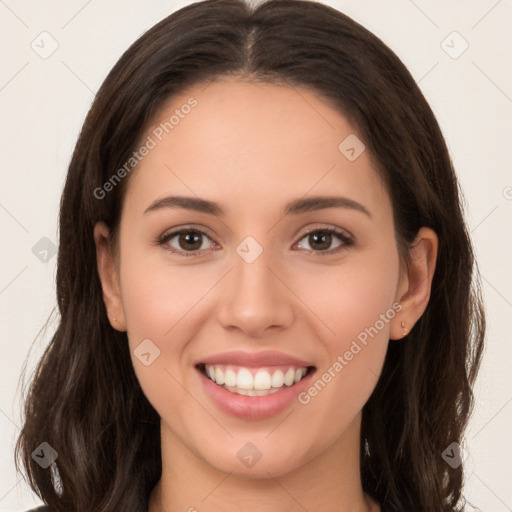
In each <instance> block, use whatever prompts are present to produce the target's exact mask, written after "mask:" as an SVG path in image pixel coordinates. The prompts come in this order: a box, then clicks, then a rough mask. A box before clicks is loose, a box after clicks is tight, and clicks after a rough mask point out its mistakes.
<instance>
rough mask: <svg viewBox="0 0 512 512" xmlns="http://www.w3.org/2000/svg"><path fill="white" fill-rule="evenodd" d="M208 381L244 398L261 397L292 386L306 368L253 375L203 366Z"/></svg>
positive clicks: (218, 367) (245, 371) (234, 368)
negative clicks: (244, 396)
mask: <svg viewBox="0 0 512 512" xmlns="http://www.w3.org/2000/svg"><path fill="white" fill-rule="evenodd" d="M205 370H206V373H207V375H208V376H209V377H210V379H211V380H212V381H213V382H215V383H217V384H218V385H219V386H223V387H224V388H226V389H228V390H229V391H233V392H235V393H238V394H240V395H246V396H263V395H268V394H270V393H275V392H276V391H279V389H280V388H282V387H283V386H284V385H286V386H293V384H296V383H297V382H299V381H300V380H302V378H303V377H304V375H306V372H307V369H306V368H296V367H289V368H288V370H287V371H286V373H283V371H282V370H280V369H277V370H270V371H268V370H267V369H260V370H257V371H256V373H255V374H254V375H253V372H254V370H253V372H251V370H249V369H248V368H243V367H232V368H226V367H225V366H224V367H222V368H221V367H220V366H217V365H205Z"/></svg>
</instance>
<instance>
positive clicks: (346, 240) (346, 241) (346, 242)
mask: <svg viewBox="0 0 512 512" xmlns="http://www.w3.org/2000/svg"><path fill="white" fill-rule="evenodd" d="M182 233H196V234H200V235H204V236H206V237H207V238H209V239H210V240H212V239H211V237H209V236H208V235H207V234H206V233H205V232H204V231H202V230H200V229H197V228H185V229H180V230H177V231H173V232H171V233H167V234H164V235H162V236H161V237H159V238H158V239H157V243H158V245H162V246H163V245H166V244H167V243H168V242H169V240H171V239H172V238H174V237H175V236H176V235H180V234H182ZM312 233H322V234H329V235H335V236H337V237H338V238H339V240H340V241H341V242H342V243H341V244H340V245H339V246H338V247H336V248H334V249H329V250H326V251H315V250H314V249H306V251H308V252H309V253H310V254H311V253H312V254H315V256H329V255H333V254H336V253H338V252H340V251H342V250H344V249H347V248H348V247H351V246H353V245H354V240H353V239H352V238H351V237H349V236H348V235H347V234H345V232H343V231H341V230H339V229H336V228H313V229H310V230H309V231H307V232H306V233H304V234H303V235H302V237H301V238H300V239H299V242H300V241H301V240H303V239H304V238H306V237H307V236H308V235H310V234H312ZM212 241H213V242H214V243H217V242H215V241H214V240H212ZM169 247H170V246H168V247H166V248H165V249H166V250H168V251H170V252H172V253H174V254H178V255H180V256H185V257H188V256H199V255H200V253H201V252H203V251H201V250H194V251H180V250H178V249H175V248H169Z"/></svg>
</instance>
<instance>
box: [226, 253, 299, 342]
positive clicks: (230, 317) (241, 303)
mask: <svg viewBox="0 0 512 512" xmlns="http://www.w3.org/2000/svg"><path fill="white" fill-rule="evenodd" d="M273 263H274V264H273ZM274 267H275V268H274ZM281 274H283V273H282V272H280V271H279V270H278V269H277V266H276V265H275V261H274V262H272V261H271V260H270V257H269V256H268V253H267V252H266V251H263V253H262V254H261V255H260V256H259V257H258V258H257V259H256V260H255V261H253V262H252V263H248V262H246V261H244V259H243V258H241V257H238V255H237V256H236V257H235V258H234V268H233V270H232V271H231V272H229V276H228V279H227V280H226V282H225V283H224V286H223V287H222V290H221V294H222V295H221V297H220V306H219V309H218V319H219V321H220V323H221V324H222V326H223V327H224V328H225V329H228V330H240V331H242V332H243V333H244V334H245V335H246V336H247V337H251V338H262V337H264V336H267V335H268V334H269V331H270V330H272V331H280V330H282V329H285V328H287V327H289V326H290V325H291V324H292V323H293V320H294V306H293V300H294V295H293V292H292V291H291V290H290V288H292V287H291V283H288V282H287V279H286V276H285V275H281Z"/></svg>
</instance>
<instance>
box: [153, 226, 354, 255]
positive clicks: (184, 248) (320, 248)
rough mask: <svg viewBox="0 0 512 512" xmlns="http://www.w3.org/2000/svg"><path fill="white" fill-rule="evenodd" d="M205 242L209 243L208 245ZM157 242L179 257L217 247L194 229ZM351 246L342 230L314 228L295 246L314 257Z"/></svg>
mask: <svg viewBox="0 0 512 512" xmlns="http://www.w3.org/2000/svg"><path fill="white" fill-rule="evenodd" d="M302 240H306V242H305V243H302ZM207 241H210V243H208V242H207ZM336 241H337V245H335V246H334V248H333V247H332V243H333V242H336ZM157 242H158V244H159V245H162V246H164V247H165V249H167V250H168V251H171V252H173V253H175V254H178V255H179V256H199V255H200V253H201V252H206V251H208V250H211V249H212V246H214V247H215V248H218V247H219V246H218V244H217V243H216V242H215V241H213V240H212V239H211V238H210V237H209V236H208V235H207V234H206V233H205V232H204V231H202V230H200V229H196V228H186V229H181V230H177V231H173V232H171V233H166V234H164V235H162V236H161V237H160V238H159V239H158V240H157ZM353 244H354V241H353V239H352V238H351V237H350V236H348V235H347V234H346V233H345V232H344V231H342V230H339V229H335V228H315V229H311V230H310V231H308V232H307V233H306V234H305V235H303V236H302V238H301V239H300V240H299V242H297V244H296V246H297V247H298V248H299V249H305V250H306V251H308V252H311V253H314V254H315V255H318V256H324V255H330V254H334V253H338V252H339V251H341V250H343V249H345V248H348V247H350V246H352V245H353ZM307 246H309V247H307Z"/></svg>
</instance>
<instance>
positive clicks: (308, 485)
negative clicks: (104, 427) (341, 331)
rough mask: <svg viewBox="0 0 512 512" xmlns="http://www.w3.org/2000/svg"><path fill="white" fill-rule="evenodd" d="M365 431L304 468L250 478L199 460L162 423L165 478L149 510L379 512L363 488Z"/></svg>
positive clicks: (354, 430) (353, 432)
mask: <svg viewBox="0 0 512 512" xmlns="http://www.w3.org/2000/svg"><path fill="white" fill-rule="evenodd" d="M358 420H360V418H358ZM359 432H360V421H356V422H355V424H354V425H351V426H350V427H349V428H348V429H347V430H346V431H345V432H344V435H343V436H342V437H341V438H339V439H338V440H336V442H335V443H333V444H332V445H330V446H328V447H327V448H326V449H325V450H324V451H323V452H321V453H320V454H318V455H316V456H314V457H312V458H311V459H310V460H308V461H307V462H304V463H303V464H302V465H299V466H298V467H294V468H292V469H291V470H288V469H286V470H283V471H282V472H280V473H279V474H278V473H277V472H276V471H275V470H274V471H273V473H271V472H269V471H264V472H263V473H261V471H260V475H258V477H247V476H245V475H241V474H239V473H237V472H235V471H236V468H234V471H232V472H228V473H225V472H221V471H219V470H217V469H216V468H214V467H213V466H212V465H210V464H208V463H207V462H205V461H204V460H203V459H200V458H198V457H197V455H196V454H195V453H193V452H192V451H190V450H189V449H188V448H187V447H186V446H185V445H184V444H183V443H182V442H181V441H180V439H178V438H177V437H176V436H175V435H174V434H173V433H172V432H171V431H170V430H169V429H168V427H166V426H165V425H164V424H163V423H162V428H161V443H162V476H161V479H160V481H159V482H158V484H157V485H156V486H155V488H154V489H153V491H152V493H151V496H150V502H149V509H148V512H175V511H187V512H214V511H215V512H218V511H223V512H231V511H233V512H234V511H239V510H240V509H243V510H244V511H245V512H274V511H275V510H286V511H288V512H304V510H315V512H333V511H336V512H378V511H379V510H380V508H379V507H378V505H377V504H376V503H375V502H373V501H372V500H371V499H370V498H369V497H367V496H366V495H365V494H364V492H363V489H362V485H361V478H360V472H359ZM262 461H263V459H262V460H261V461H260V462H262ZM260 469H262V468H261V467H260Z"/></svg>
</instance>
